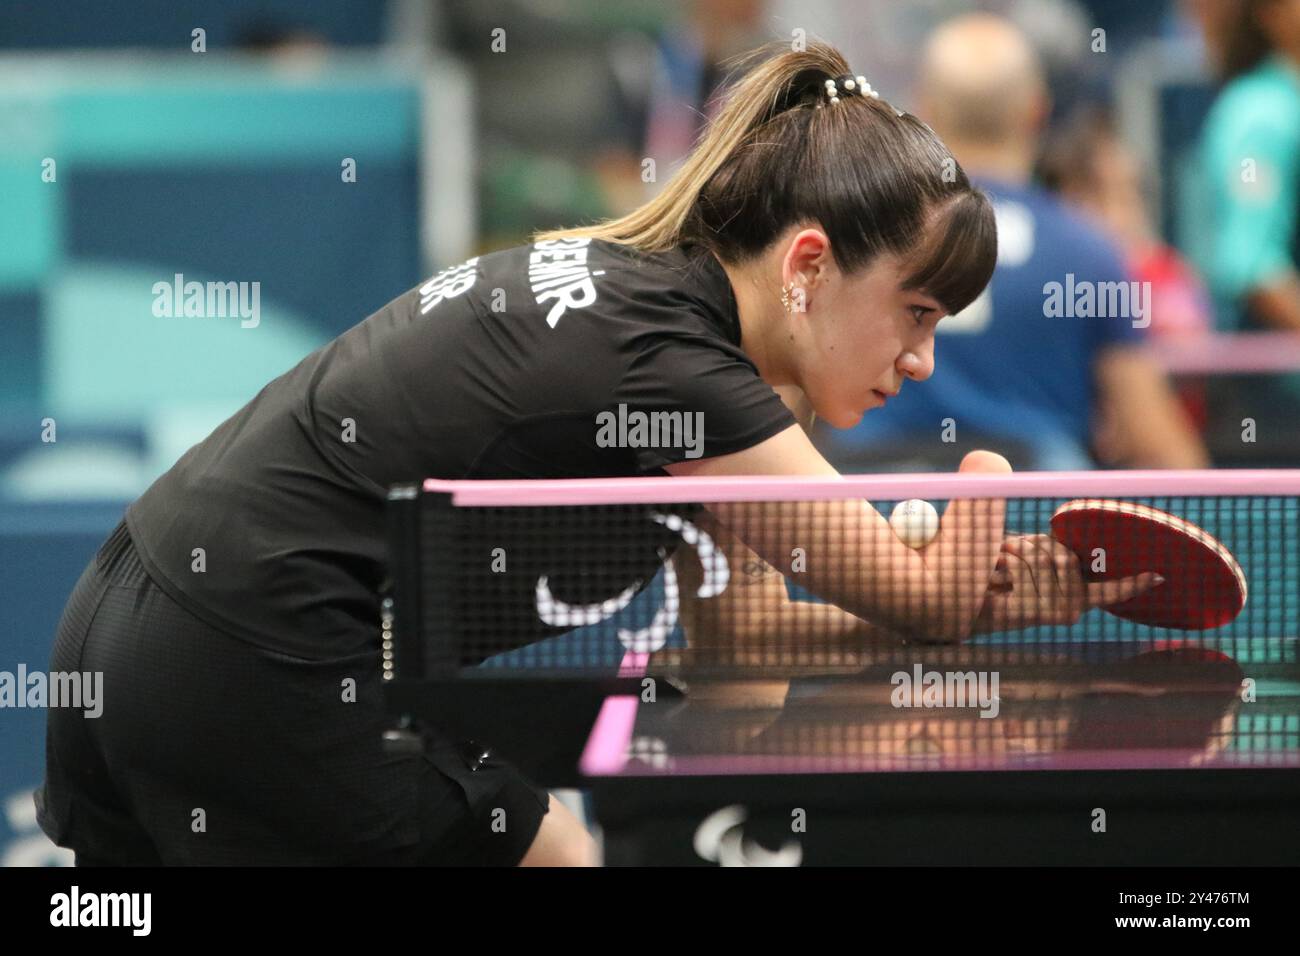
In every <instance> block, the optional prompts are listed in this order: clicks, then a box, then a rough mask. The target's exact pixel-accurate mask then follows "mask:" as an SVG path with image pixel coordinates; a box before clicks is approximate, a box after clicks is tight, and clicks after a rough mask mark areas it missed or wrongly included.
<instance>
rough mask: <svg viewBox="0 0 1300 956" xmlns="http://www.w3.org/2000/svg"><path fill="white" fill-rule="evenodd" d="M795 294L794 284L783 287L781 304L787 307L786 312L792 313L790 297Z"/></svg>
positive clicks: (790, 283)
mask: <svg viewBox="0 0 1300 956" xmlns="http://www.w3.org/2000/svg"><path fill="white" fill-rule="evenodd" d="M793 292H794V283H793V282H789V283H786V284H785V285H783V286H782V287H781V304H782V305H783V306H785V311H786V312H789V311H790V295H791V293H793Z"/></svg>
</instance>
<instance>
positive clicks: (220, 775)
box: [37, 44, 1080, 864]
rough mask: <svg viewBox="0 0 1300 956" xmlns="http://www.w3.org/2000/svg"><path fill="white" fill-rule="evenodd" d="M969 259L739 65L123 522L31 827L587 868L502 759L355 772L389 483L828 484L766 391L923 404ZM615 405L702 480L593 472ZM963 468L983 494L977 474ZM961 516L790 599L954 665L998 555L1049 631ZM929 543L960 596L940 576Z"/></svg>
mask: <svg viewBox="0 0 1300 956" xmlns="http://www.w3.org/2000/svg"><path fill="white" fill-rule="evenodd" d="M995 244H996V243H995V236H994V224H993V216H992V213H991V210H990V206H989V203H988V200H987V199H986V198H985V197H984V195H982V194H981V193H980V192H979V191H977V190H975V189H973V188H972V187H971V185H970V183H969V182H968V180H967V178H966V176H965V175H964V174H963V173H962V171H961V170H960V169H959V168H958V167H957V166H956V163H955V162H954V161H953V160H952V157H951V156H950V155H949V153H948V152H947V150H945V149H944V147H943V145H942V144H941V143H940V142H939V141H938V140H937V139H936V138H935V136H934V134H933V133H932V132H931V131H930V129H929V128H928V127H927V126H925V125H924V124H923V123H922V122H920V121H919V120H918V119H916V118H915V117H913V116H911V115H907V114H903V113H898V112H896V111H895V110H894V109H893V108H892V107H890V106H889V105H888V104H887V103H886V102H885V101H884V100H882V99H880V98H878V97H877V96H876V94H874V93H873V92H872V91H871V90H870V88H869V87H867V86H866V83H865V81H864V80H863V79H862V78H860V77H856V76H852V75H850V70H849V68H848V65H847V64H846V63H845V61H844V60H843V58H842V57H841V56H840V55H839V53H837V52H836V51H835V50H834V49H832V48H830V47H828V46H823V45H818V44H813V45H810V46H809V48H808V49H807V50H806V51H804V52H789V51H787V52H784V53H781V54H779V55H776V56H775V57H773V58H770V59H767V60H766V61H765V62H763V63H762V64H761V65H758V66H757V67H756V68H754V69H753V70H752V71H751V72H750V73H749V74H748V75H747V76H746V78H745V79H743V80H742V81H741V82H739V83H738V84H737V85H736V86H735V88H734V91H733V93H732V95H731V96H730V98H729V100H728V102H727V104H726V105H725V106H724V107H723V108H722V110H721V112H720V113H719V114H718V116H717V117H716V119H715V120H714V122H713V123H712V126H711V127H710V128H709V129H708V130H707V131H706V133H705V135H704V136H703V138H702V140H701V142H700V144H699V145H698V147H697V148H696V150H695V151H694V152H693V153H692V155H691V156H690V157H689V159H688V161H687V162H686V163H685V165H684V166H683V168H682V169H681V171H680V172H679V174H678V175H677V176H676V177H675V178H674V179H673V180H672V182H671V183H669V184H668V186H667V187H666V188H665V189H664V191H663V192H662V193H661V194H660V195H659V196H658V197H657V198H655V199H654V200H652V201H651V202H649V203H647V204H646V205H644V206H643V207H641V208H640V209H638V210H636V211H635V212H633V213H632V214H630V215H629V216H627V217H625V218H622V219H618V220H615V221H612V222H607V223H604V224H601V225H598V226H596V227H594V228H591V229H587V230H579V231H575V232H565V233H559V234H555V235H551V236H548V237H543V238H542V240H541V241H539V242H537V243H536V244H533V245H529V246H524V247H520V248H514V249H507V250H504V251H500V252H496V253H494V254H491V255H486V256H483V257H481V258H478V259H473V260H470V261H469V262H467V263H464V264H463V265H461V266H458V267H456V268H453V269H449V270H447V271H446V272H443V273H441V274H440V275H438V276H436V277H434V279H432V280H431V281H430V282H428V283H426V284H425V285H423V286H421V287H419V288H416V289H413V290H411V291H410V292H408V293H406V294H405V295H403V296H401V297H399V298H398V299H396V300H394V301H393V302H391V303H389V304H388V305H386V306H385V307H384V308H383V309H381V310H380V311H378V312H376V313H375V314H374V315H372V316H370V317H369V318H367V319H366V320H365V321H364V322H362V323H360V324H359V325H357V326H356V327H355V328H353V329H351V330H350V331H348V332H347V333H345V334H344V335H342V336H341V337H339V338H338V339H336V340H335V341H333V342H331V343H330V344H328V345H326V346H325V347H323V348H321V349H320V350H318V351H316V352H314V353H313V354H312V355H310V356H308V357H307V358H306V359H304V360H303V361H302V362H301V363H300V364H299V365H298V366H297V367H295V368H294V369H292V370H291V371H289V372H288V373H286V374H285V375H283V376H281V377H280V378H278V379H276V380H275V381H273V382H271V383H270V384H269V385H267V386H266V387H265V388H264V389H263V390H262V391H261V392H260V393H259V394H258V395H257V396H256V397H255V398H254V399H253V400H252V401H250V402H249V403H248V404H247V405H246V406H245V407H244V408H243V409H241V410H240V411H239V412H237V413H236V414H235V415H234V416H233V417H232V418H230V419H229V420H228V421H226V422H225V423H223V424H222V425H220V426H219V427H218V428H217V429H216V430H215V431H214V432H213V433H212V435H211V436H209V437H208V438H207V439H206V440H205V441H203V442H201V443H200V444H198V445H196V446H195V447H194V448H192V449H190V450H189V451H188V452H187V453H186V454H185V455H184V456H183V457H182V458H181V459H180V461H178V462H177V463H176V465H175V466H174V467H173V468H172V469H171V470H170V471H169V472H167V473H166V474H165V475H164V476H162V477H161V478H160V479H159V480H158V481H157V482H156V483H155V484H154V485H153V486H152V487H151V488H150V489H149V490H148V491H147V492H145V494H144V495H143V496H142V497H141V498H140V499H139V500H138V501H136V502H135V503H134V504H132V505H131V507H130V508H129V509H128V511H127V513H126V517H125V520H124V522H123V524H122V525H120V526H119V527H118V528H117V529H116V530H115V531H114V532H113V534H112V535H111V536H110V538H109V540H108V541H107V542H106V543H105V544H104V545H103V547H102V548H101V549H100V551H99V553H98V555H97V556H96V558H95V560H94V561H93V562H92V563H91V565H90V566H89V567H88V568H87V569H86V571H85V573H84V574H83V576H82V578H81V580H80V582H79V583H78V584H77V587H76V589H75V590H74V592H73V595H72V597H71V599H70V600H69V603H68V606H67V609H66V610H65V612H64V616H63V620H62V622H61V624H60V627H59V632H58V636H57V640H56V644H55V649H54V660H53V665H52V666H53V668H54V669H56V670H90V671H100V672H102V673H103V675H104V699H105V705H104V709H103V714H102V716H101V717H100V718H99V719H96V720H86V719H84V718H83V717H82V716H81V715H80V713H79V712H74V711H71V710H64V709H59V710H53V711H51V713H50V721H49V731H48V741H47V773H46V779H45V783H44V786H43V788H42V790H41V792H40V793H39V794H38V801H37V802H38V808H39V819H40V823H41V826H42V827H43V829H44V830H45V832H46V833H47V834H49V836H50V837H51V838H52V839H54V840H55V842H57V843H59V844H60V845H63V846H68V847H71V848H73V849H74V850H75V851H76V854H77V859H78V861H79V862H81V863H90V864H94V863H123V864H125V863H168V864H171V863H205V864H225V863H234V864H241V863H300V864H314V863H498V864H516V863H521V862H522V863H524V864H565V863H585V862H589V861H590V860H591V858H592V844H591V841H590V838H589V837H588V836H587V834H586V832H585V830H584V829H583V828H582V827H581V825H580V824H579V823H578V822H577V820H576V819H575V818H574V817H572V816H571V815H570V814H569V813H568V812H567V811H565V810H564V809H563V807H561V806H559V805H558V804H556V803H555V802H554V801H553V800H552V799H551V798H550V797H549V795H548V794H547V793H546V792H545V791H544V790H541V789H539V788H537V787H536V786H534V785H533V784H531V783H530V782H529V781H527V780H525V779H524V778H523V777H522V776H520V775H519V774H518V773H517V772H516V771H514V770H513V769H512V768H510V767H509V766H506V765H504V764H501V763H498V762H495V761H494V760H490V761H488V762H487V763H486V764H484V765H481V766H478V765H471V763H469V762H468V758H467V757H466V756H465V755H463V754H462V753H461V748H459V747H458V746H457V744H456V742H455V741H451V740H445V741H439V740H433V741H431V742H430V744H429V746H428V748H427V751H426V753H424V754H423V755H415V756H412V755H394V754H387V753H385V752H384V751H383V750H382V747H381V731H382V729H383V728H384V727H385V726H386V725H387V720H386V717H385V715H384V713H383V711H382V707H381V700H380V691H379V667H378V629H377V621H378V617H379V604H378V601H379V599H378V592H379V589H380V586H381V582H382V580H383V578H384V573H385V567H384V565H385V548H384V537H383V508H384V498H385V492H386V489H387V488H388V487H389V486H390V485H391V484H393V483H395V482H401V481H411V480H415V479H420V478H423V477H429V476H434V477H443V478H487V477H494V478H544V477H584V476H609V475H634V474H647V473H650V474H662V473H664V472H667V473H668V474H670V475H674V476H677V475H744V474H788V475H832V474H834V472H833V470H832V468H831V467H830V466H829V465H828V464H827V463H826V462H825V461H824V460H823V459H822V458H821V456H820V455H818V453H817V452H816V451H815V450H814V448H813V446H812V445H811V444H810V443H809V441H808V439H807V438H806V437H805V435H804V433H803V431H802V430H801V429H800V428H799V426H798V425H797V424H796V420H795V418H794V416H793V415H792V413H791V411H790V409H789V408H788V407H787V405H786V404H785V403H783V401H782V399H781V398H780V397H779V396H778V394H777V393H776V391H775V390H774V387H782V388H785V389H788V390H789V391H790V392H791V394H798V395H801V396H804V397H806V401H807V403H808V405H809V406H810V407H811V408H812V409H813V410H815V412H816V413H817V414H818V415H820V416H821V417H822V418H823V419H825V420H827V421H829V422H830V423H831V424H832V425H836V426H842V427H843V426H850V425H852V424H854V423H855V422H856V421H857V420H858V418H859V416H860V415H861V414H862V413H863V412H864V411H865V410H867V409H870V408H873V407H876V406H878V405H881V404H883V403H884V402H885V400H886V398H887V397H888V396H890V395H892V394H894V393H896V392H897V391H898V389H899V387H900V385H901V384H902V382H903V380H905V379H912V380H921V379H924V378H926V377H927V376H929V375H930V373H931V371H932V367H933V335H934V328H935V324H936V323H937V322H938V321H939V319H940V318H941V317H942V316H943V315H944V314H945V313H951V312H955V311H957V310H959V309H961V308H962V307H963V306H965V305H966V304H968V303H969V302H970V301H971V300H973V299H974V298H975V296H976V295H977V294H978V293H979V292H980V290H981V289H982V288H983V287H984V285H985V283H986V282H987V281H988V278H989V275H990V273H991V272H992V269H993V263H994V257H995ZM621 403H626V404H627V405H628V406H629V407H632V408H637V407H641V408H656V409H680V410H683V411H687V412H697V411H698V412H702V413H703V422H704V435H703V444H702V448H701V450H702V454H701V455H699V456H698V457H695V456H693V455H692V454H690V453H689V452H690V450H689V449H686V448H678V449H629V448H604V447H599V445H598V444H597V442H596V440H595V437H596V427H595V421H596V414H597V412H598V411H600V410H604V409H611V408H615V407H617V406H618V405H619V404H621ZM963 470H967V471H1006V470H1009V469H1008V466H1007V464H1006V462H1005V460H1003V459H1001V458H1000V457H999V456H997V455H993V454H990V453H974V454H973V455H972V456H970V457H968V459H967V460H966V462H964V463H963ZM979 504H980V503H972V502H958V503H955V504H953V505H952V506H951V507H950V508H949V509H948V513H947V514H946V515H945V518H944V527H943V529H942V530H941V532H940V535H939V537H938V539H937V540H936V541H935V542H934V544H933V545H932V546H931V547H930V548H927V549H926V550H925V551H924V552H917V551H911V550H909V549H907V548H905V547H904V546H903V545H902V544H901V543H899V541H898V540H897V539H896V538H895V537H894V536H893V534H892V532H891V531H890V528H889V526H888V524H887V522H886V521H885V520H884V519H883V518H881V516H880V515H878V514H877V513H876V512H875V511H874V510H872V509H871V508H870V507H869V506H867V505H866V504H857V505H844V506H838V507H839V513H838V514H836V515H834V516H832V517H833V520H835V521H838V522H841V523H842V526H843V527H844V528H845V529H846V531H845V538H846V540H859V541H861V542H862V543H863V546H862V550H861V552H860V553H858V554H852V555H847V556H846V562H845V568H844V569H842V570H837V569H824V568H818V569H810V573H809V574H808V575H807V576H806V577H805V578H804V583H806V584H807V585H808V587H809V588H810V589H812V590H814V591H817V592H818V593H821V594H822V595H823V596H824V597H827V598H828V599H830V600H832V601H833V602H834V603H835V604H837V605H838V606H839V607H842V608H844V609H845V612H844V614H845V619H846V621H849V622H850V624H851V625H852V626H855V627H860V626H861V624H862V622H861V620H859V619H860V618H861V619H866V620H870V621H872V622H875V624H876V625H877V626H880V627H888V628H895V629H898V630H906V629H914V630H925V631H926V632H927V633H930V634H932V635H937V636H940V637H943V638H946V639H953V640H956V639H960V638H961V637H962V636H964V635H965V634H966V633H969V632H970V630H971V629H972V627H973V626H975V624H974V622H975V620H976V618H977V615H978V614H979V613H980V612H981V607H982V606H984V605H985V603H986V602H985V594H984V591H985V587H986V585H987V583H988V581H989V574H988V573H987V572H988V571H991V570H992V568H993V566H994V564H995V562H996V561H997V560H998V555H999V552H1000V550H1001V551H1002V552H1003V554H1004V558H1003V560H1006V556H1010V555H1013V556H1014V557H1015V559H1016V560H1015V561H1014V562H1012V563H1013V564H1014V566H1015V568H1017V569H1019V570H1017V571H1015V572H1014V573H1015V575H1017V577H1016V580H1017V582H1019V583H1018V585H1017V586H1016V587H1015V588H1014V602H1011V600H1010V599H1007V598H1004V599H1002V600H1003V603H1004V604H1008V605H1010V603H1015V604H1016V608H1017V613H1018V615H1019V617H1018V618H1017V620H1018V621H1019V623H1022V624H1028V623H1033V622H1034V621H1036V620H1057V619H1059V616H1060V614H1061V613H1062V611H1061V608H1062V607H1069V606H1071V602H1074V603H1075V604H1077V603H1078V600H1079V599H1078V594H1079V587H1080V582H1079V580H1078V569H1077V565H1076V564H1075V562H1074V561H1073V559H1072V558H1071V559H1070V560H1069V561H1065V560H1063V559H1062V555H1061V554H1060V553H1059V551H1058V550H1054V549H1053V548H1052V547H1050V546H1048V545H1044V544H1043V543H1042V542H1038V541H1035V540H1034V539H1011V540H1010V541H1009V542H1008V543H1007V544H1006V546H1005V549H1004V543H1003V541H1002V537H1003V535H1002V525H1001V518H1000V515H997V514H989V515H984V516H983V517H981V516H980V515H977V514H976V513H975V512H974V510H972V509H974V508H975V507H976V506H978V505H979ZM718 517H720V518H722V519H723V520H724V522H727V521H729V520H734V522H735V526H736V530H737V531H739V532H740V533H741V537H742V538H743V539H744V541H745V543H746V544H747V545H748V547H750V548H752V549H753V550H754V551H755V552H757V553H758V554H760V555H762V556H764V557H765V558H767V560H768V561H769V562H771V563H778V560H779V557H778V556H779V555H781V554H788V553H789V551H788V548H789V545H790V542H789V541H787V540H785V539H783V538H782V537H781V535H782V534H786V533H789V532H790V531H791V529H790V528H762V527H758V528H754V527H746V522H745V521H744V516H743V515H741V514H737V515H732V516H728V515H726V514H720V515H719V516H718ZM824 517H825V516H823V518H824ZM976 517H980V518H981V520H978V521H975V520H967V521H966V522H965V524H963V518H966V519H971V518H976ZM954 529H957V530H954ZM958 547H960V548H961V549H962V555H963V557H964V559H965V561H966V562H967V568H969V569H971V570H969V571H968V572H964V573H962V574H960V575H959V574H947V575H946V576H945V573H944V571H943V569H944V567H945V566H946V565H955V562H954V560H953V559H954V558H955V556H956V553H957V551H956V549H957V548H958ZM905 598H910V599H905ZM847 612H852V615H849V614H848V613H847ZM494 811H504V815H503V814H501V813H500V812H494ZM502 820H504V821H505V822H506V827H505V829H504V831H502V829H501V827H500V826H499V825H494V823H495V824H499V823H500V822H501V821H502Z"/></svg>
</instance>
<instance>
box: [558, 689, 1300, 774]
mask: <svg viewBox="0 0 1300 956" xmlns="http://www.w3.org/2000/svg"><path fill="white" fill-rule="evenodd" d="M633 700H634V698H633ZM629 732H630V731H629ZM1268 753H1269V754H1270V755H1272V759H1261V758H1263V757H1264V756H1265V754H1264V753H1255V754H1252V755H1247V756H1243V757H1236V756H1229V757H1225V756H1223V755H1218V756H1217V757H1215V758H1209V759H1207V760H1205V762H1204V763H1202V764H1199V765H1198V764H1195V763H1194V762H1193V758H1194V757H1196V756H1199V754H1198V752H1196V751H1191V750H1185V749H1151V750H1136V749H1135V750H1129V751H1101V750H1098V751H1084V750H1079V751H1070V752H1068V753H1059V754H1043V755H1038V756H1037V757H1036V758H1034V759H1033V760H1032V761H1031V760H1029V759H1014V758H1007V759H1005V760H997V759H991V758H984V759H977V758H972V759H970V760H956V759H955V760H948V761H939V762H936V763H933V764H931V765H929V766H926V765H925V764H924V763H923V762H911V763H909V762H907V761H906V760H905V759H903V758H899V759H898V760H886V759H879V760H875V761H872V760H867V759H861V760H858V761H857V762H854V761H853V760H851V759H847V758H845V759H840V760H836V759H834V758H829V757H824V758H812V757H807V758H799V757H781V756H777V755H763V754H731V755H726V754H718V755H709V754H692V755H690V756H680V757H671V756H670V758H669V759H670V760H671V766H668V767H665V768H662V769H657V768H654V767H650V766H641V765H634V764H632V762H631V761H630V760H627V759H620V760H618V761H614V762H610V763H607V764H602V763H599V762H597V761H593V762H592V764H591V765H590V767H589V766H588V765H587V764H585V763H584V764H583V766H582V770H583V773H584V774H586V775H587V776H605V777H609V776H622V777H665V776H667V777H728V776H742V775H743V776H764V775H773V774H778V775H786V774H790V775H811V774H863V773H871V774H893V773H909V772H911V773H980V772H999V773H1001V772H1012V771H1015V772H1030V773H1039V772H1044V771H1061V770H1099V771H1105V770H1184V769H1205V770H1289V769H1295V768H1297V767H1300V753H1297V752H1295V751H1272V752H1268Z"/></svg>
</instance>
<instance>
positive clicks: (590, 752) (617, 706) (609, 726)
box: [578, 694, 641, 777]
mask: <svg viewBox="0 0 1300 956" xmlns="http://www.w3.org/2000/svg"><path fill="white" fill-rule="evenodd" d="M640 702H641V698H639V697H637V696H636V695H635V694H621V695H619V696H616V697H606V698H605V701H604V703H602V704H601V705H600V713H599V714H598V715H597V717H596V723H595V724H594V725H593V726H592V728H591V735H590V736H589V737H588V738H587V745H586V746H585V747H584V748H583V751H582V759H581V760H579V761H578V768H579V769H580V770H581V771H582V773H583V774H584V775H585V776H589V777H591V776H597V777H599V776H608V775H610V774H616V773H619V772H620V771H621V770H622V769H623V768H624V766H626V765H627V760H628V755H627V748H628V744H629V743H630V742H631V740H632V727H633V725H634V724H635V723H636V712H637V707H638V706H639V704H640Z"/></svg>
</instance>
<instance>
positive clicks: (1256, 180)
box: [1186, 0, 1300, 331]
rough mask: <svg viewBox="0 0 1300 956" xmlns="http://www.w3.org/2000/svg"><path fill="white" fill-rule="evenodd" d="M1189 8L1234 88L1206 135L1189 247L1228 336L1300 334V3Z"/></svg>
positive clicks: (1241, 1)
mask: <svg viewBox="0 0 1300 956" xmlns="http://www.w3.org/2000/svg"><path fill="white" fill-rule="evenodd" d="M1188 6H1189V8H1190V10H1191V11H1192V13H1193V14H1194V15H1195V16H1196V18H1197V19H1198V20H1199V22H1200V25H1201V29H1202V30H1203V32H1204V34H1205V41H1206V47H1207V52H1208V53H1209V55H1210V57H1211V60H1212V61H1213V65H1214V67H1215V69H1216V70H1217V72H1218V74H1219V75H1220V77H1221V78H1222V79H1223V80H1224V81H1225V85H1224V87H1223V90H1222V92H1221V93H1220V94H1219V97H1218V99H1217V100H1216V101H1215V103H1214V106H1213V107H1212V108H1211V110H1210V113H1209V116H1208V117H1207V119H1206V122H1205V128H1204V131H1203V133H1202V140H1201V144H1200V156H1199V169H1198V171H1197V172H1198V177H1197V183H1196V185H1197V189H1196V190H1195V192H1194V195H1197V196H1199V197H1201V199H1202V201H1201V202H1199V203H1196V204H1194V205H1195V207H1196V209H1197V211H1199V213H1200V217H1199V218H1197V219H1194V220H1193V225H1192V227H1191V231H1190V233H1189V235H1188V237H1187V243H1186V244H1187V246H1188V249H1189V251H1190V252H1191V253H1192V255H1193V257H1194V258H1195V260H1196V261H1197V264H1198V265H1199V266H1200V267H1201V271H1202V272H1203V274H1204V275H1205V277H1206V279H1207V281H1208V282H1209V286H1210V292H1211V294H1212V295H1213V297H1214V302H1215V311H1216V315H1217V322H1218V325H1219V327H1220V328H1221V329H1223V330H1226V331H1237V330H1260V329H1269V330H1293V331H1300V272H1298V270H1297V263H1300V233H1298V232H1297V212H1298V211H1300V0H1188ZM1189 211H1190V210H1189Z"/></svg>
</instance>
